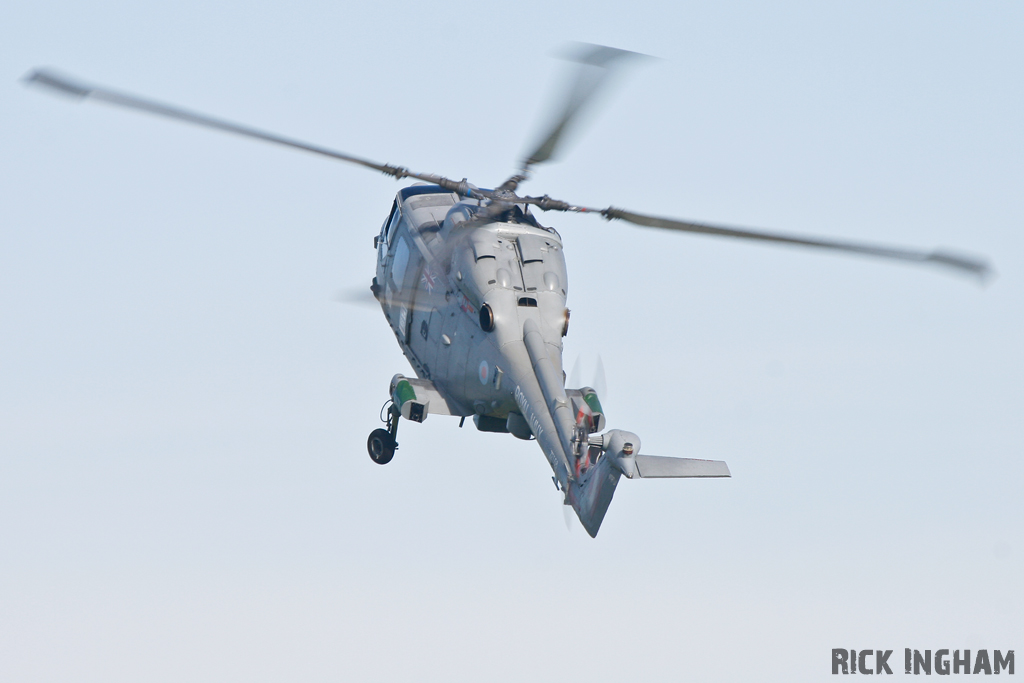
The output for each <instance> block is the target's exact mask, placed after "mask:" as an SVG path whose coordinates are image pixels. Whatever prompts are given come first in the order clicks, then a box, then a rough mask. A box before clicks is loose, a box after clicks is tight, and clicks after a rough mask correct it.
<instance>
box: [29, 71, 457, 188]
mask: <svg viewBox="0 0 1024 683" xmlns="http://www.w3.org/2000/svg"><path fill="white" fill-rule="evenodd" d="M23 80H24V82H25V83H26V84H28V85H37V86H42V87H45V88H49V89H51V90H53V91H55V92H58V93H61V94H63V95H67V96H70V97H75V98H78V99H86V98H89V99H94V100H99V101H100V102H106V103H107V104H113V105H117V106H119V107H126V108H128V109H135V110H137V111H144V112H146V113H149V114H156V115H158V116H166V117H167V118H171V119H176V120H178V121H185V122H187V123H192V124H195V125H197V126H204V127H206V128H213V129H215V130H220V131H224V132H227V133H234V134H236V135H242V136H244V137H249V138H255V139H257V140H263V141H264V142H272V143H274V144H278V145H284V146H286V147H293V148H295V149H301V150H303V151H306V152H312V153H314V154H320V155H322V156H326V157H330V158H332V159H338V160H340V161H347V162H349V163H352V164H358V165H360V166H365V167H366V168H372V169H374V170H375V171H380V172H381V173H384V174H385V175H390V176H394V177H395V178H398V179H400V178H405V177H409V178H416V179H418V180H423V181H425V182H428V183H435V184H437V185H441V186H442V187H443V188H445V189H446V190H450V191H452V192H459V193H460V194H461V195H467V194H469V192H470V189H471V186H470V185H469V184H468V183H467V182H466V181H465V179H463V180H462V182H455V181H452V180H449V179H447V178H442V177H441V176H437V175H433V174H430V173H412V172H410V171H409V170H408V169H405V168H402V167H401V166H390V165H388V164H378V163H376V162H374V161H369V160H367V159H361V158H359V157H356V156H352V155H350V154H345V153H344V152H338V151H335V150H333V149H328V148H326V147H321V146H319V145H313V144H310V143H307V142H302V141H299V140H293V139H291V138H286V137H284V136H281V135H276V134H274V133H267V132H265V131H261V130H257V129H255V128H250V127H248V126H243V125H240V124H237V123H231V122H230V121H224V120H221V119H217V118H214V117H212V116H206V115H205V114H198V113H196V112H191V111H187V110H185V109H180V108H178V107H174V106H171V105H168V104H163V103H160V102H155V101H153V100H147V99H144V98H141V97H136V96H135V95H129V94H127V93H120V92H117V91H115V90H108V89H106V88H101V87H97V86H93V85H87V84H85V83H81V82H78V81H75V80H73V79H70V78H67V77H66V76H62V75H60V74H57V73H55V72H53V71H49V70H46V69H37V70H35V71H32V72H31V73H29V74H27V75H26V76H25V78H24V79H23Z"/></svg>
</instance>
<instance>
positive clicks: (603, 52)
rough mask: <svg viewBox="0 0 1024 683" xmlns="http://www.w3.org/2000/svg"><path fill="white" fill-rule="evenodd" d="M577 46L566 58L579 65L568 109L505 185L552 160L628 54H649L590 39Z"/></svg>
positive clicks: (521, 178)
mask: <svg viewBox="0 0 1024 683" xmlns="http://www.w3.org/2000/svg"><path fill="white" fill-rule="evenodd" d="M574 48H575V49H574V51H573V54H570V55H567V56H566V59H568V60H570V61H573V62H576V63H577V64H578V65H579V66H578V68H577V69H576V72H575V75H574V78H573V81H572V85H571V86H570V87H569V95H568V97H567V98H566V101H565V106H564V109H563V111H562V112H561V114H559V115H558V117H557V118H556V119H555V120H554V121H553V122H552V123H551V125H550V126H549V127H548V129H547V130H548V132H547V134H546V135H545V136H544V137H543V138H542V139H541V141H540V142H539V143H538V144H537V146H536V147H535V148H534V150H533V151H532V152H530V154H528V155H527V156H526V158H525V159H524V160H523V167H522V170H521V172H520V174H519V175H518V176H514V177H513V178H510V179H509V180H508V181H506V185H504V186H503V187H505V189H510V190H514V189H515V185H516V184H518V183H519V182H520V181H522V180H524V179H525V177H526V175H527V173H528V172H529V170H530V167H531V166H533V165H534V164H540V163H543V162H545V161H548V160H550V159H552V158H553V157H554V156H555V153H556V151H557V150H558V145H559V143H560V142H561V141H562V139H563V137H564V136H565V134H566V132H567V131H568V130H569V129H570V128H571V127H572V124H573V123H574V122H576V121H577V120H578V118H579V115H580V113H581V112H582V111H583V110H584V108H585V107H586V106H587V105H588V104H589V103H590V102H592V101H593V99H594V96H595V95H596V94H597V93H598V91H599V90H601V88H602V86H604V85H605V83H607V81H608V77H609V76H610V75H611V73H612V70H613V69H614V68H615V67H617V66H618V65H619V64H620V63H621V62H622V60H623V59H624V58H627V57H644V56H646V55H641V54H640V53H637V52H630V51H628V50H619V49H618V48H614V47H606V46H604V45H591V44H589V43H579V44H577V45H575V46H574Z"/></svg>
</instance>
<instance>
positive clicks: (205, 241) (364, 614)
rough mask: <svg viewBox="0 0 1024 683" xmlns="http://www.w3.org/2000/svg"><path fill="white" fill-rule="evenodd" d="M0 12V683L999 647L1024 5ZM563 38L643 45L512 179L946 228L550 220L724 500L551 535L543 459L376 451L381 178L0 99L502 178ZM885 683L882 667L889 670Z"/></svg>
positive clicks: (1010, 598) (1018, 299)
mask: <svg viewBox="0 0 1024 683" xmlns="http://www.w3.org/2000/svg"><path fill="white" fill-rule="evenodd" d="M0 16H2V21H0V76H2V78H0V82H3V83H6V85H0V111H2V112H3V124H4V125H3V126H2V129H0V679H3V680H18V681H68V680H75V681H103V682H104V683H110V682H115V681H139V680H147V681H149V680H152V681H164V680H166V681H172V680H173V681H179V680H189V681H277V680H285V679H287V680H304V681H339V680H367V681H433V680H436V681H481V680H494V681H519V680H527V679H529V680H589V681H621V680H626V679H627V678H628V679H631V680H650V681H679V680H705V681H707V680H715V681H749V680H755V679H756V680H777V681H817V680H827V679H828V677H829V669H828V658H829V654H830V650H831V648H833V647H846V648H856V649H867V648H883V649H895V650H897V651H899V650H901V649H902V648H904V647H916V648H920V649H925V648H929V649H933V650H934V649H938V648H951V649H952V648H972V649H978V648H989V649H996V648H999V649H1004V650H1005V649H1009V648H1017V649H1018V650H1020V649H1021V648H1022V640H1021V638H1022V637H1024V635H1022V634H1024V594H1022V588H1021V581H1020V577H1021V576H1022V575H1024V503H1022V500H1021V494H1020V487H1021V480H1022V476H1024V465H1022V462H1021V455H1022V453H1024V362H1022V354H1021V349H1022V348H1024V322H1022V319H1024V316H1022V313H1024V275H1022V274H1024V256H1022V248H1024V237H1022V225H1024V191H1022V186H1024V125H1022V112H1024V78H1022V77H1024V42H1022V41H1021V35H1024V8H1022V7H1021V6H1020V5H1019V4H1014V3H1009V2H998V3H997V2H976V3H951V2H909V3H908V2H901V3H893V2H827V3H826V2H819V3H810V2H805V3H801V2H776V3H770V4H767V3H753V2H718V3H701V4H695V3H652V2H631V3H594V2H591V3H551V2H542V3H541V2H523V3H517V4H507V3H505V4H501V5H497V4H495V5H493V6H488V5H482V4H479V3H462V4H456V3H450V4H445V5H442V4H438V3H401V2H399V3H389V4H387V5H386V6H385V5H380V6H379V7H378V6H373V5H371V4H369V3H359V4H356V3H318V2H297V3H288V4H287V5H286V4H284V3H226V2H201V3H200V2H190V1H186V2H180V3H175V4H173V5H171V4H168V3H164V4H162V5H160V6H159V7H157V6H149V7H147V6H145V5H142V4H138V3H123V2H91V1H88V2H76V3H71V2H46V1H41V2H33V3H25V2H19V3H14V4H11V5H10V6H7V7H5V8H4V11H3V13H2V15H0ZM566 40H583V41H590V42H597V43H605V44H610V45H614V46H616V47H622V48H626V49H630V50H636V51H639V52H644V53H648V54H651V55H655V56H657V57H659V58H661V59H660V60H659V61H656V62H652V63H649V64H646V65H645V66H643V67H642V68H640V69H637V70H635V71H634V72H633V73H632V74H631V75H630V77H629V78H628V79H626V80H624V81H623V83H622V84H621V87H619V88H618V90H617V91H616V92H615V93H614V96H613V97H610V98H608V101H607V103H606V106H605V107H604V108H603V109H602V110H601V111H600V113H599V114H598V115H597V116H596V117H595V119H594V121H593V125H591V126H590V127H589V129H588V130H587V131H586V132H585V133H584V134H583V135H581V136H580V138H579V140H578V141H577V144H575V145H574V146H573V147H572V148H571V150H570V151H569V154H567V155H566V158H565V159H564V160H563V161H562V162H561V163H558V164H554V165H551V166H550V167H549V168H545V169H543V170H540V171H539V172H538V173H537V175H536V177H535V179H534V180H533V181H532V182H531V183H530V184H529V185H527V186H525V187H524V189H525V190H528V191H530V192H532V193H537V194H539V193H544V192H547V193H549V194H551V195H552V196H556V197H559V198H564V199H567V200H570V201H574V202H578V203H581V204H587V205H607V204H614V205H616V206H623V207H627V208H630V209H634V210H638V211H647V212H650V213H653V214H661V215H671V216H679V217H683V218H692V219H697V220H707V221H720V222H731V223H736V224H740V225H750V226H759V227H764V228H771V229H777V230H787V231H793V232H806V233H817V234H823V235H830V236H845V237H850V238H861V239H871V240H876V241H889V242H893V243H897V244H907V245H917V246H922V247H931V246H938V245H942V246H947V247H957V248H960V249H963V250H966V251H969V252H974V253H978V254H984V255H987V256H989V257H990V258H991V259H992V260H993V262H994V264H995V266H996V268H997V270H998V272H999V277H998V279H996V280H995V281H994V282H993V283H992V284H991V285H990V286H989V287H987V288H980V287H977V286H975V285H974V284H972V283H971V282H970V281H968V280H965V279H962V278H958V277H955V276H950V275H947V274H945V273H940V272H936V271H932V270H929V269H923V268H912V267H903V266H899V265H890V264H886V263H876V262H871V261H867V260H863V259H859V258H847V257H837V256H830V255H823V254H817V253H813V252H805V251H800V250H786V249H779V248H772V247H766V246H758V245H746V244H733V243H728V242H722V241H717V240H713V239H708V238H700V237H687V236H681V235H674V234H659V233H655V232H651V231H646V230H643V229H639V228H632V227H629V226H627V225H625V224H608V223H605V222H603V221H601V220H598V219H595V218H587V217H580V216H558V215H547V216H544V217H543V218H542V220H544V221H545V222H547V223H548V224H550V225H554V226H555V227H556V228H558V230H559V231H560V232H561V234H562V235H563V238H564V240H565V243H566V257H567V261H568V265H569V273H570V291H569V305H570V307H571V308H572V311H573V316H572V329H571V331H570V334H569V337H568V338H567V341H566V359H567V361H568V364H569V365H570V366H571V364H572V363H573V361H574V360H575V359H576V357H577V356H579V355H581V354H582V355H583V357H584V358H585V359H587V363H590V362H592V359H593V358H594V357H595V355H596V354H597V353H601V354H602V356H603V359H604V363H605V366H606V368H607V375H608V385H609V392H608V396H607V397H606V399H605V400H604V403H605V406H606V408H607V410H608V412H609V423H610V426H612V427H618V428H623V429H629V430H631V431H635V432H637V433H638V434H640V436H641V437H642V439H643V444H644V450H645V451H648V452H651V453H659V454H664V455H680V456H689V457H705V458H715V459H724V460H726V461H727V462H728V463H729V465H730V467H731V469H732V472H733V479H731V480H725V481H721V480H713V481H675V482H671V481H669V482H666V481H653V482H652V481H646V482H642V481H641V482H633V481H624V482H623V483H622V484H621V485H620V486H619V489H618V491H617V493H616V498H615V501H614V503H613V504H612V507H611V509H610V511H609V513H608V517H607V518H606V521H605V523H604V526H603V527H602V529H601V533H600V535H599V536H598V538H597V539H596V540H591V539H590V538H588V537H587V536H586V534H585V533H583V531H582V529H581V528H579V527H578V526H577V527H576V528H575V529H574V530H573V532H572V533H567V531H566V529H565V526H564V523H563V518H562V513H561V511H560V509H559V508H560V505H559V500H558V496H557V494H556V492H555V490H554V487H553V486H552V484H551V481H550V472H549V470H548V466H547V464H546V463H545V461H544V459H543V458H542V456H541V454H540V453H539V451H538V449H537V448H536V446H535V445H533V444H525V443H522V442H520V441H517V440H515V439H512V438H509V437H505V436H501V435H494V434H480V433H476V432H475V431H473V430H472V429H469V428H466V429H462V430H458V429H457V423H456V422H455V421H454V420H449V419H445V418H442V417H431V418H430V419H429V420H428V421H427V422H426V423H424V424H423V425H411V424H408V423H406V424H403V426H402V433H401V435H400V436H401V438H400V442H401V449H400V450H399V452H398V454H397V455H396V457H395V460H394V461H393V462H392V463H391V464H390V465H388V466H387V467H379V466H377V465H374V464H373V463H372V462H371V461H370V459H369V458H368V457H367V455H366V451H365V446H364V444H365V439H366V435H367V433H368V432H369V431H370V430H371V429H373V428H374V427H376V426H377V425H378V423H377V411H378V408H379V407H380V405H381V404H382V403H383V402H384V400H385V399H386V394H387V386H388V381H389V380H390V378H391V376H392V375H393V374H394V373H395V372H409V368H408V364H407V363H406V361H405V360H404V358H403V357H402V356H401V353H400V352H399V349H398V346H397V344H396V343H395V342H394V339H393V337H392V335H391V332H390V331H389V329H388V327H387V325H386V324H385V322H384V320H383V317H382V316H381V315H380V313H379V312H377V311H374V310H372V309H361V308H348V307H345V306H342V305H340V304H337V303H334V302H333V301H332V296H333V294H334V292H336V291H337V290H338V289H343V288H350V287H360V286H366V285H367V284H368V283H369V280H370V278H371V277H372V275H373V259H374V252H373V251H372V238H373V235H374V234H375V232H376V231H377V229H378V228H379V225H380V223H381V221H382V220H383V218H384V216H385V214H386V212H387V210H388V208H389V206H390V202H391V198H392V197H393V195H394V192H395V191H396V190H397V188H398V187H400V185H396V183H394V182H393V181H391V180H388V179H386V178H383V177H380V176H376V175H375V174H373V173H372V172H367V171H364V170H361V169H358V168H353V167H348V166H345V165H342V164H336V163H332V162H330V161H326V160H322V159H318V158H315V157H311V156H309V155H303V154H300V153H295V152H290V151H287V150H282V149H275V148H273V147H270V146H266V145H261V144H259V143H255V142H249V141H245V140H240V139H234V138H232V137H228V136H224V135H219V134H216V133H212V132H206V131H201V130H197V129H193V128H190V127H187V126H182V125H178V124H174V123H169V122H165V121H160V120H156V119H152V118H149V117H145V116H142V115H137V114H133V113H128V112H123V111H116V110H113V109H110V108H107V107H103V106H99V105H74V104H70V103H68V102H66V101H62V100H59V99H55V98H53V97H50V96H47V95H45V94H43V93H40V92H36V91H31V90H27V89H25V88H23V87H21V86H20V85H19V84H17V83H16V80H17V79H18V78H19V77H20V76H21V75H22V74H23V73H24V72H26V71H27V70H29V69H30V68H32V67H36V66H54V67H59V68H61V69H64V70H66V71H67V72H69V73H71V74H75V75H78V76H80V77H82V78H84V79H87V80H93V81H96V82H99V83H103V84H107V85H110V86H114V87H118V88H122V89H125V90H129V91H135V92H138V93H140V94H145V95H149V96H152V97H156V98H159V99H163V100H166V101H170V102H175V103H178V104H180V105H183V106H186V107H190V108H194V109H197V110H200V111H206V112H209V113H212V114H215V115H219V116H223V117H225V118H229V119H234V120H239V121H242V122H245V123H249V124H251V125H254V126H258V127H263V128H266V129H269V130H273V131H277V132H280V133H283V134H287V135H291V136H294V137H297V138H300V139H306V140H310V141H313V142H318V143H320V144H323V145H326V146H330V147H336V148H339V149H342V150H345V151H348V152H351V153H353V154H357V155H364V156H367V157H370V158H373V159H377V160H380V161H386V162H390V163H399V164H403V165H407V166H409V167H411V168H414V169H417V170H422V171H428V172H436V173H442V174H445V175H448V176H450V177H455V178H461V177H463V176H468V177H469V178H470V180H471V181H473V182H475V183H477V184H480V185H483V186H486V185H489V184H493V183H496V182H500V181H501V180H502V179H503V178H504V177H506V176H507V175H508V173H509V172H510V171H511V170H513V169H514V167H515V162H516V160H517V159H518V157H519V155H520V154H521V153H522V152H523V151H524V147H525V145H526V143H527V142H528V141H529V140H530V139H531V134H532V131H533V127H534V125H535V123H536V122H537V121H538V119H540V118H541V117H542V114H543V113H544V111H545V109H544V102H545V101H546V100H547V98H548V97H550V96H551V95H552V94H553V93H555V92H556V88H557V86H558V83H559V74H560V70H559V69H560V68H561V67H560V65H559V63H558V62H556V61H554V60H552V59H551V58H550V55H551V54H552V53H553V52H555V51H557V49H558V47H559V45H560V44H561V43H562V42H564V41H566ZM895 660H896V663H897V664H901V661H902V659H901V655H900V656H899V657H895Z"/></svg>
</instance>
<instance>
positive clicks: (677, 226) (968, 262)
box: [601, 207, 992, 281]
mask: <svg viewBox="0 0 1024 683" xmlns="http://www.w3.org/2000/svg"><path fill="white" fill-rule="evenodd" d="M601 214H602V215H604V217H605V218H607V219H609V220H611V219H613V218H618V219H621V220H624V221H626V222H628V223H633V224H635V225H642V226H645V227H648V228H662V229H665V230H679V231H680V232H694V233H700V234H705V235H717V236H719V237H736V238H739V239H745V240H757V241H761V242H775V243H778V244H795V245H799V246H804V247H817V248H819V249H830V250H832V251H843V252H847V253H853V254H863V255H865V256H876V257H880V258H887V259H894V260H897V261H909V262H911V263H932V264H935V265H939V266H945V267H947V268H953V269H954V270H958V271H960V272H963V273H969V274H971V275H974V276H976V277H978V278H979V279H980V280H983V281H984V280H985V279H986V278H988V277H989V276H990V275H991V274H992V269H991V267H990V266H989V264H988V262H987V261H986V260H984V259H980V258H977V257H973V256H967V255H964V254H958V253H956V252H952V251H946V250H942V249H935V250H933V251H922V250H918V249H907V248H903V247H888V246H883V245H877V244H865V243H863V242H850V241H847V240H832V239H823V238H818V237H802V236H798V235H785V234H780V233H773V232H762V231H756V230H746V229H741V228H729V227H725V226H717V225H709V224H706V223H691V222H689V221H679V220H673V219H670V218H656V217H654V216H645V215H643V214H639V213H632V212H630V211H623V210H621V209H615V208H611V207H609V208H607V209H604V210H603V211H601Z"/></svg>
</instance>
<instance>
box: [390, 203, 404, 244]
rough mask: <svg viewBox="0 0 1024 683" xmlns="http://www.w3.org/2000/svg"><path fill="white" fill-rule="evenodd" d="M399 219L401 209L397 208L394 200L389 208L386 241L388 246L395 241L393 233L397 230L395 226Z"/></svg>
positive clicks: (400, 217) (400, 218)
mask: <svg viewBox="0 0 1024 683" xmlns="http://www.w3.org/2000/svg"><path fill="white" fill-rule="evenodd" d="M401 220H402V211H401V210H400V209H399V208H398V202H397V201H396V202H395V205H394V206H393V207H392V208H391V216H390V217H389V218H388V227H387V242H388V246H389V247H390V246H391V243H392V242H394V241H395V233H396V232H398V231H397V230H396V227H397V226H398V223H399V221H401Z"/></svg>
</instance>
